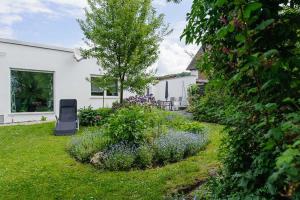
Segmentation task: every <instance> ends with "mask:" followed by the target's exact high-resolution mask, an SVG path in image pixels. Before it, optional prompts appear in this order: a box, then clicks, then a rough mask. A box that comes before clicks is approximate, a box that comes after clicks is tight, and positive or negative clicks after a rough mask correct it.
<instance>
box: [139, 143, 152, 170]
mask: <svg viewBox="0 0 300 200" xmlns="http://www.w3.org/2000/svg"><path fill="white" fill-rule="evenodd" d="M136 156H137V157H136V161H135V162H136V165H137V166H138V167H139V168H141V169H146V168H150V167H151V166H152V161H153V149H152V148H151V146H149V145H141V146H139V147H138V148H137V150H136Z"/></svg>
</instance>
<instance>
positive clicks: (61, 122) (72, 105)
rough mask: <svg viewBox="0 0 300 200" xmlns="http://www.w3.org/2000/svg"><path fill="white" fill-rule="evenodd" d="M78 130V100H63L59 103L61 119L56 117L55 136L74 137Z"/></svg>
mask: <svg viewBox="0 0 300 200" xmlns="http://www.w3.org/2000/svg"><path fill="white" fill-rule="evenodd" d="M78 129H79V121H78V119H77V100H76V99H61V100H60V103H59V118H57V117H56V127H55V130H54V134H55V135H57V136H62V135H74V134H75V132H76V130H78Z"/></svg>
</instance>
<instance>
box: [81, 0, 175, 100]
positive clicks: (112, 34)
mask: <svg viewBox="0 0 300 200" xmlns="http://www.w3.org/2000/svg"><path fill="white" fill-rule="evenodd" d="M88 5H89V7H88V8H86V9H85V15H86V19H85V20H78V21H79V24H80V26H81V29H82V30H83V32H84V35H85V37H86V40H85V41H86V43H87V44H88V45H89V47H90V48H89V49H85V50H82V53H83V55H84V56H85V57H94V58H96V59H97V60H98V62H99V63H100V65H101V67H102V68H103V70H104V75H103V76H102V78H103V79H105V80H115V81H118V83H119V84H118V88H119V90H120V103H122V102H123V93H124V90H125V89H127V90H129V91H132V92H137V93H141V92H142V91H143V90H144V88H145V87H146V86H147V85H148V84H149V83H151V82H152V81H153V80H154V76H153V75H154V72H153V71H151V70H149V67H150V66H151V65H152V64H153V63H154V62H155V61H156V60H157V58H158V54H159V43H160V42H161V41H162V39H163V38H164V36H166V35H167V34H168V33H169V30H168V25H167V24H165V23H164V16H163V15H162V14H160V15H158V14H157V13H156V11H155V9H154V8H153V7H152V5H151V0H122V1H121V0H88Z"/></svg>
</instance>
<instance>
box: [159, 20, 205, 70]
mask: <svg viewBox="0 0 300 200" xmlns="http://www.w3.org/2000/svg"><path fill="white" fill-rule="evenodd" d="M185 24H186V22H185V21H180V22H178V23H175V24H174V25H173V27H174V29H173V32H172V33H171V34H170V35H169V36H167V37H166V38H165V40H164V41H163V42H162V43H161V45H160V56H159V59H158V61H157V63H155V64H154V66H153V67H155V68H157V70H158V74H159V75H164V74H173V73H179V72H183V71H185V70H186V68H187V67H188V65H189V64H190V62H191V60H192V57H191V56H190V55H189V54H192V55H195V54H196V53H197V51H198V49H199V47H198V46H196V45H185V43H184V42H183V41H180V36H181V34H182V31H183V30H184V27H185Z"/></svg>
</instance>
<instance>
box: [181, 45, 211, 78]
mask: <svg viewBox="0 0 300 200" xmlns="http://www.w3.org/2000/svg"><path fill="white" fill-rule="evenodd" d="M202 55H203V49H202V48H200V49H199V51H198V52H197V54H196V55H195V56H194V58H193V59H192V61H191V63H190V64H189V66H188V67H187V69H186V70H188V71H190V72H191V74H192V75H196V76H197V77H198V78H197V83H207V82H208V80H207V77H206V76H205V74H204V73H202V72H200V71H199V70H198V69H197V63H198V61H199V59H200V58H201V57H202Z"/></svg>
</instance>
